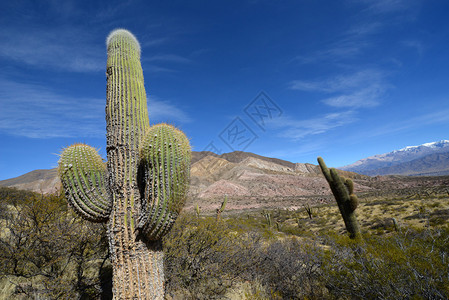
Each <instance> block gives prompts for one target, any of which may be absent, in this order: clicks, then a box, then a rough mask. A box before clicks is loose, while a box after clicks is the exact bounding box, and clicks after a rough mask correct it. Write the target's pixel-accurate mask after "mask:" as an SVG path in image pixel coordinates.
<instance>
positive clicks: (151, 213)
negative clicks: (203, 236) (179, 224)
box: [59, 29, 191, 299]
mask: <svg viewBox="0 0 449 300" xmlns="http://www.w3.org/2000/svg"><path fill="white" fill-rule="evenodd" d="M107 50H108V60H107V69H106V76H107V91H106V92H107V95H106V98H107V103H106V131H107V134H106V138H107V144H106V151H107V158H108V160H107V165H106V164H105V163H104V162H103V160H102V159H101V157H100V155H99V154H98V152H97V151H96V150H95V149H94V148H92V147H89V146H87V145H83V144H75V145H73V146H70V147H68V148H66V149H65V150H64V151H63V153H62V154H61V158H60V160H59V176H60V178H61V181H62V186H63V189H64V191H65V194H66V197H67V199H68V201H69V203H70V204H71V206H72V207H73V208H74V209H75V211H76V212H77V213H78V214H79V215H81V216H82V217H84V218H85V219H88V220H91V221H94V222H108V224H107V225H108V238H109V251H110V253H111V261H112V266H113V293H114V298H115V299H163V298H164V267H163V260H164V257H163V252H162V244H161V237H162V236H163V235H164V234H166V233H167V232H168V231H169V230H170V228H171V227H172V225H173V223H174V221H175V220H176V218H177V216H178V214H179V212H180V210H181V208H182V206H183V205H184V202H185V199H186V195H187V190H188V184H189V170H190V169H189V168H190V158H191V150H190V145H189V140H188V139H187V137H186V136H185V135H184V133H182V132H181V131H180V130H178V129H176V128H174V127H173V126H171V125H167V124H159V125H155V126H152V127H150V125H149V122H148V110H147V99H146V93H145V88H144V82H143V72H142V67H141V64H140V45H139V42H138V41H137V39H136V38H135V37H134V35H132V34H131V33H130V32H129V31H127V30H123V29H119V30H115V31H113V32H112V33H111V34H110V35H109V36H108V38H107Z"/></svg>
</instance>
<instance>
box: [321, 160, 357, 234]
mask: <svg viewBox="0 0 449 300" xmlns="http://www.w3.org/2000/svg"><path fill="white" fill-rule="evenodd" d="M318 164H319V165H320V168H321V171H322V172H323V175H324V177H325V178H326V180H327V182H328V183H329V186H330V188H331V190H332V194H334V197H335V200H336V201H337V205H338V208H339V210H340V213H341V215H342V217H343V221H344V223H345V226H346V230H347V231H348V232H349V237H350V238H351V239H357V238H360V228H359V223H358V222H357V218H356V215H355V209H356V208H357V205H358V198H357V196H356V195H355V194H354V183H353V182H352V180H351V179H349V178H348V179H345V178H342V177H340V176H339V175H338V173H337V170H336V169H334V168H331V169H330V170H329V169H328V168H327V166H326V164H325V163H324V160H323V159H322V158H321V157H318Z"/></svg>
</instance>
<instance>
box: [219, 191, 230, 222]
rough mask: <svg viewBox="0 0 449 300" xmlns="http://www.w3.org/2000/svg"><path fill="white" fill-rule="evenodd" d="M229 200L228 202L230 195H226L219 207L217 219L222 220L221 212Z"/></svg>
mask: <svg viewBox="0 0 449 300" xmlns="http://www.w3.org/2000/svg"><path fill="white" fill-rule="evenodd" d="M227 202H228V195H225V198H224V200H223V202H221V206H220V208H217V221H219V220H220V216H221V213H222V212H223V211H224V210H225V208H226V203H227Z"/></svg>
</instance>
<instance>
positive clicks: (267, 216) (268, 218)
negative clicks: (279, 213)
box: [262, 210, 272, 227]
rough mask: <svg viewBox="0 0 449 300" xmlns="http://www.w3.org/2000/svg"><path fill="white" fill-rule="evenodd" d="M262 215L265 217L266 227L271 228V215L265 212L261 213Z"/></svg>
mask: <svg viewBox="0 0 449 300" xmlns="http://www.w3.org/2000/svg"><path fill="white" fill-rule="evenodd" d="M262 215H263V216H264V217H265V220H266V221H267V224H268V227H271V225H272V223H271V214H270V213H269V212H267V211H265V210H264V211H263V212H262Z"/></svg>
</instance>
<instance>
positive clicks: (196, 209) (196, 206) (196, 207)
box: [195, 204, 201, 218]
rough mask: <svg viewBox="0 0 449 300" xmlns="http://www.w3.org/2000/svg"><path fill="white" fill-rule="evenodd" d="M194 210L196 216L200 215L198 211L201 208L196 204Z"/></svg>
mask: <svg viewBox="0 0 449 300" xmlns="http://www.w3.org/2000/svg"><path fill="white" fill-rule="evenodd" d="M195 212H196V217H197V218H199V217H200V213H201V209H200V207H199V206H198V204H196V205H195Z"/></svg>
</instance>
